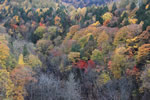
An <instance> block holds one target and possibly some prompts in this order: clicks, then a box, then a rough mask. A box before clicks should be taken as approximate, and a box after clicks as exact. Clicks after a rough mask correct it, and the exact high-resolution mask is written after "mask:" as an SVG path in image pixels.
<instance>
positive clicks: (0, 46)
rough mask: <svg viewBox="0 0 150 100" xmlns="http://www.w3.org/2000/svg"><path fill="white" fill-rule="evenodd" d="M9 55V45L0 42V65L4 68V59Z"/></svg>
mask: <svg viewBox="0 0 150 100" xmlns="http://www.w3.org/2000/svg"><path fill="white" fill-rule="evenodd" d="M8 56H9V47H8V46H7V45H6V44H4V43H2V42H0V67H2V68H6V60H7V58H8Z"/></svg>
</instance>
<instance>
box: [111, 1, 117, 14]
mask: <svg viewBox="0 0 150 100" xmlns="http://www.w3.org/2000/svg"><path fill="white" fill-rule="evenodd" d="M115 10H117V6H116V3H114V4H113V6H112V10H111V12H112V13H114V12H115Z"/></svg>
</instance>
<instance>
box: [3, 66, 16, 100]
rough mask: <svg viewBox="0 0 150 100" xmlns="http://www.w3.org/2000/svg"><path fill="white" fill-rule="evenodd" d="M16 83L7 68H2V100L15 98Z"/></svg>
mask: <svg viewBox="0 0 150 100" xmlns="http://www.w3.org/2000/svg"><path fill="white" fill-rule="evenodd" d="M13 89H14V84H13V83H12V81H11V79H10V74H9V72H7V70H6V69H1V70H0V100H13Z"/></svg>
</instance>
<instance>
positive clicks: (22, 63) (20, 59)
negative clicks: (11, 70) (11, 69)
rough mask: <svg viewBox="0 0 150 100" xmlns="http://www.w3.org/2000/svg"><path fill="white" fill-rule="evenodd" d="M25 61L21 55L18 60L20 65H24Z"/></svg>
mask: <svg viewBox="0 0 150 100" xmlns="http://www.w3.org/2000/svg"><path fill="white" fill-rule="evenodd" d="M24 64H25V63H24V60H23V54H20V55H19V59H18V65H24Z"/></svg>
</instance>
